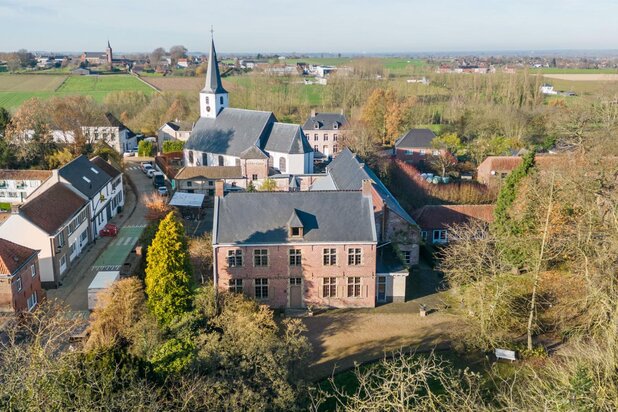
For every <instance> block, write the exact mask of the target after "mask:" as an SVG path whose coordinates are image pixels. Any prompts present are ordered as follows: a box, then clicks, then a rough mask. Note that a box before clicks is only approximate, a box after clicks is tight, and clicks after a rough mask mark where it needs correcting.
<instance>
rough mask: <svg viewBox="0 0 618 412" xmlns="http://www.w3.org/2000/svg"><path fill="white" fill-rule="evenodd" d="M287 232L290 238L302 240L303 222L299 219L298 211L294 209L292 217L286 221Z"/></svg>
mask: <svg viewBox="0 0 618 412" xmlns="http://www.w3.org/2000/svg"><path fill="white" fill-rule="evenodd" d="M288 230H289V236H290V238H295V239H298V238H302V237H303V232H304V230H303V222H302V220H301V219H300V216H299V211H298V210H296V209H294V212H293V213H292V216H290V218H289V219H288Z"/></svg>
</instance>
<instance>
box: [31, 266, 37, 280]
mask: <svg viewBox="0 0 618 412" xmlns="http://www.w3.org/2000/svg"><path fill="white" fill-rule="evenodd" d="M30 274H31V275H32V277H35V276H36V265H30Z"/></svg>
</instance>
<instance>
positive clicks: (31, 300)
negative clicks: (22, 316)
mask: <svg viewBox="0 0 618 412" xmlns="http://www.w3.org/2000/svg"><path fill="white" fill-rule="evenodd" d="M38 302H39V299H38V297H37V295H36V290H35V291H34V292H32V295H30V297H29V298H28V310H29V311H31V310H32V309H34V308H35V307H36V304H37V303H38Z"/></svg>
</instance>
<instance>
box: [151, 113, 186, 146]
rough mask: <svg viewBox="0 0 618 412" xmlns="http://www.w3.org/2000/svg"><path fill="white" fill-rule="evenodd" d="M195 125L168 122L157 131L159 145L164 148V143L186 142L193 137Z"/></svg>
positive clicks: (175, 121)
mask: <svg viewBox="0 0 618 412" xmlns="http://www.w3.org/2000/svg"><path fill="white" fill-rule="evenodd" d="M193 125H194V123H191V122H183V121H178V120H174V121H173V122H167V123H165V124H164V125H163V126H161V127H160V128H159V130H157V145H158V147H160V148H162V147H163V142H167V141H169V140H180V141H181V142H186V141H187V140H189V137H190V136H191V131H192V130H193Z"/></svg>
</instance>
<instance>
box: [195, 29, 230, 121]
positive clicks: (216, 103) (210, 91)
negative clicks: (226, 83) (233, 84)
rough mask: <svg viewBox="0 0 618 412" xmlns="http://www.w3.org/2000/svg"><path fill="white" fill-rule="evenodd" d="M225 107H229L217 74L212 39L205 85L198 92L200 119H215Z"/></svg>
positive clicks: (227, 98)
mask: <svg viewBox="0 0 618 412" xmlns="http://www.w3.org/2000/svg"><path fill="white" fill-rule="evenodd" d="M226 107H229V97H228V94H227V91H226V90H225V89H224V88H223V85H222V84H221V74H220V73H219V65H218V64H217V52H216V51H215V40H214V38H213V39H212V43H211V45H210V54H209V56H208V70H207V71H206V85H204V88H203V89H202V91H201V92H200V117H207V118H211V119H215V118H216V117H217V115H218V114H219V113H220V112H221V110H223V109H225V108H226Z"/></svg>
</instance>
